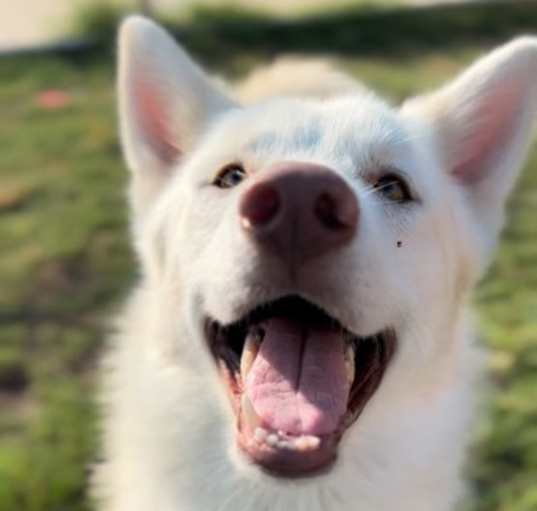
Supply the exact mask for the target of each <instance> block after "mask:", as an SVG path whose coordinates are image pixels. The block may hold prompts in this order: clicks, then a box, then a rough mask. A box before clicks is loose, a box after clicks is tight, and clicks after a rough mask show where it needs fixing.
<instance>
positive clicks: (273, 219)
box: [239, 162, 359, 264]
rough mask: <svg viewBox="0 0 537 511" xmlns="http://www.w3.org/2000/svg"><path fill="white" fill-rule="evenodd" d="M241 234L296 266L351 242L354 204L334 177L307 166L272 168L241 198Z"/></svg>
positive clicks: (355, 212) (355, 215)
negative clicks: (242, 231) (243, 232)
mask: <svg viewBox="0 0 537 511" xmlns="http://www.w3.org/2000/svg"><path fill="white" fill-rule="evenodd" d="M239 215H240V219H241V224H242V227H243V229H244V231H245V232H246V233H247V234H248V235H249V236H250V237H251V238H253V239H255V240H256V242H258V243H259V244H261V245H262V246H264V247H266V248H267V249H268V250H271V251H272V252H273V253H275V254H276V255H278V256H280V257H282V258H283V259H285V260H286V261H288V262H290V263H292V264H295V263H298V262H302V261H304V260H307V259H311V258H315V257H318V256H320V255H322V254H324V253H326V252H329V251H331V250H334V249H337V248H339V247H342V246H343V245H345V244H347V243H349V242H350V240H352V238H353V237H354V235H355V233H356V230H357V226H358V217H359V207H358V201H357V199H356V196H355V194H354V192H353V191H352V190H351V188H350V187H349V185H348V184H347V183H346V182H345V181H344V180H343V179H342V178H341V177H339V176H338V175H337V174H336V173H335V172H334V171H332V170H330V169H329V168H327V167H323V166H321V165H315V164H312V163H300V162H289V163H281V164H278V165H275V166H274V167H273V168H272V169H270V170H268V171H267V172H266V173H263V174H262V175H260V177H259V179H258V180H257V181H256V182H255V183H254V184H252V185H251V186H250V188H248V189H247V190H246V191H245V192H244V193H243V195H242V197H241V200H240V204H239Z"/></svg>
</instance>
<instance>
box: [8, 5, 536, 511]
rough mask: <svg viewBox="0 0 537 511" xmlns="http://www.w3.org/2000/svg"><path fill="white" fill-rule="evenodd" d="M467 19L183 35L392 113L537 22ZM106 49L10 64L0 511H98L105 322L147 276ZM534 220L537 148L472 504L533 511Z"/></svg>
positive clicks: (514, 228)
mask: <svg viewBox="0 0 537 511" xmlns="http://www.w3.org/2000/svg"><path fill="white" fill-rule="evenodd" d="M522 3H523V2H522ZM519 5H520V4H519ZM502 9H503V10H502ZM462 14H463V15H461V12H460V11H459V10H458V8H457V9H456V10H448V11H441V12H439V11H434V12H433V13H432V14H430V13H429V14H428V12H424V13H423V14H420V16H421V17H419V16H418V17H417V16H416V15H412V16H411V17H408V16H407V15H406V14H404V13H400V12H399V13H395V14H393V15H392V14H383V15H382V16H380V17H379V16H377V15H375V14H366V15H362V14H361V13H358V12H354V11H352V12H351V11H349V12H347V11H344V12H342V13H341V14H336V15H334V16H332V17H324V18H322V19H321V20H303V21H299V22H296V23H293V24H283V25H282V24H278V23H276V24H274V23H273V22H271V21H269V20H266V19H265V18H262V17H254V18H249V17H248V16H246V15H242V17H241V16H239V15H237V14H236V13H235V14H233V15H231V14H229V15H227V14H226V15H224V14H222V12H218V13H214V12H212V11H210V12H204V13H203V14H200V15H199V19H197V20H196V23H195V24H194V25H191V26H188V27H183V29H181V30H180V33H181V34H180V37H181V39H182V40H183V41H185V44H186V45H187V46H188V47H189V48H190V49H192V50H193V51H194V52H195V54H196V55H197V56H198V57H199V58H201V59H202V60H203V61H204V62H205V63H206V64H207V66H208V67H209V68H210V69H212V70H215V71H218V72H219V73H223V74H224V75H226V76H228V77H229V78H236V77H238V76H241V75H242V74H243V73H244V72H246V70H247V69H249V68H251V67H252V66H253V65H255V64H257V63H261V62H266V61H268V60H269V59H270V58H271V57H272V56H273V55H274V54H276V53H278V52H281V51H284V50H289V49H290V50H291V51H293V52H295V53H297V52H302V53H308V54H311V53H318V52H322V53H325V54H327V53H328V54H330V55H332V56H333V57H335V58H337V59H338V60H339V62H340V63H341V65H342V66H344V67H345V68H347V69H348V70H349V71H350V72H352V73H353V74H354V75H356V76H357V77H359V78H360V79H362V80H364V81H365V82H366V83H368V84H370V85H371V86H373V87H374V88H376V89H378V90H380V91H382V92H383V93H385V94H386V95H388V96H389V97H390V98H391V99H392V101H394V102H398V101H400V100H401V99H402V98H403V97H405V96H407V95H409V94H412V93H414V92H417V91H423V90H428V89H430V88H431V87H434V86H436V85H438V84H440V83H441V82H442V81H443V80H445V79H446V78H448V77H450V76H452V75H453V74H454V73H456V72H457V71H458V70H459V69H461V68H462V67H463V66H464V65H465V64H467V63H468V62H469V61H470V60H471V59H472V58H474V57H475V56H476V55H478V54H480V53H481V52H483V51H484V50H487V49H489V48H490V47H492V46H494V45H495V44H498V43H500V42H503V41H505V40H506V39H508V38H509V37H510V36H511V35H513V34H515V33H519V32H521V31H528V29H529V28H531V27H532V26H533V27H535V26H537V7H536V6H535V4H533V6H530V3H527V5H526V6H525V8H524V9H522V10H521V9H519V7H517V6H516V5H515V4H513V5H512V6H510V7H509V6H508V7H498V6H494V7H493V8H490V7H476V8H475V9H473V10H470V11H464V12H463V13H462ZM428 16H429V17H428ZM111 24H112V22H111ZM357 27H358V28H357ZM111 48H112V45H111V43H110V40H108V39H106V37H105V38H104V39H103V43H102V45H101V46H99V47H97V48H94V49H92V50H87V51H83V52H79V53H76V54H63V55H61V54H56V55H53V54H46V55H34V56H17V57H12V58H9V59H4V60H3V61H2V65H1V66H0V112H1V114H2V121H3V122H2V123H1V124H0V140H1V141H2V142H1V147H2V157H1V158H0V240H1V247H2V248H1V250H0V289H1V290H2V292H1V293H0V410H1V415H0V509H2V510H6V511H7V510H15V509H16V510H17V511H62V510H69V511H87V510H89V509H91V506H90V503H89V501H88V498H87V480H88V475H89V469H88V467H89V465H90V463H91V462H92V461H94V460H96V459H97V458H98V449H97V426H96V424H97V422H96V417H97V414H98V407H97V405H96V400H95V382H96V370H95V368H96V360H97V356H98V353H99V351H100V349H101V348H102V347H103V345H104V343H105V342H106V332H107V331H108V330H109V327H108V324H109V323H108V318H110V316H111V315H112V313H113V311H114V310H116V309H117V307H118V306H119V304H120V303H121V302H122V300H123V299H124V297H125V295H126V293H127V292H128V289H129V287H130V286H131V285H132V284H133V282H134V281H135V280H136V278H137V275H136V266H135V262H134V257H133V255H132V252H131V250H130V248H129V245H128V232H127V221H126V205H125V184H126V180H127V172H126V170H125V168H124V165H123V164H122V161H121V155H120V149H119V145H118V140H117V135H116V119H115V106H114V102H115V99H114V88H113V80H114V78H113V73H114V70H113V51H112V50H111ZM51 89H52V90H51ZM536 211H537V144H535V145H534V149H533V151H532V153H531V157H530V159H529V161H528V163H527V165H526V168H525V171H524V174H523V177H522V180H521V182H520V183H519V186H518V187H517V190H516V192H515V194H514V197H513V199H512V200H511V202H510V207H509V212H510V214H509V217H510V223H509V227H508V228H507V230H506V231H505V233H504V236H503V241H502V245H501V249H500V251H499V253H498V256H497V258H496V260H495V263H494V265H493V267H492V269H491V271H490V272H489V274H488V276H487V278H486V279H485V280H484V282H483V283H482V285H481V286H480V288H479V291H478V293H477V297H476V306H477V310H478V312H479V316H480V319H481V325H482V332H483V340H484V343H486V344H487V345H488V346H489V347H490V349H491V362H490V368H491V376H492V378H491V380H492V383H493V386H494V392H493V393H492V396H491V398H490V399H489V401H488V403H489V404H488V405H487V406H486V407H485V406H484V411H486V410H485V409H488V410H489V412H490V413H488V414H485V413H484V414H483V417H488V418H484V419H483V420H482V421H481V423H480V427H479V428H478V430H477V431H476V433H475V438H476V440H475V446H474V449H473V452H472V456H471V463H470V465H469V468H468V474H469V478H470V480H471V481H472V483H473V488H474V490H475V491H474V493H475V498H474V499H472V500H470V501H469V502H468V506H467V509H469V510H471V511H532V510H537V484H536V481H537V427H536V426H535V424H537V400H536V399H535V396H536V389H537V293H536V292H535V289H536V288H537V264H536V261H537V215H536Z"/></svg>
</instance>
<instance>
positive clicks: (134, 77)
mask: <svg viewBox="0 0 537 511" xmlns="http://www.w3.org/2000/svg"><path fill="white" fill-rule="evenodd" d="M118 67H119V69H118V94H119V116H120V125H121V137H122V143H123V149H124V153H125V156H126V159H127V163H128V165H129V167H130V169H131V170H132V172H133V180H132V189H131V192H132V196H131V198H132V202H133V206H134V209H135V211H136V213H141V212H143V211H144V210H145V209H146V208H147V207H148V206H149V205H150V204H151V203H152V202H153V200H154V198H155V196H156V195H157V194H158V192H159V191H160V190H161V188H162V187H163V186H164V185H165V183H166V181H167V179H168V178H169V177H170V175H171V174H172V172H173V171H174V169H176V168H177V167H178V166H179V165H180V162H181V159H182V158H183V157H184V156H185V154H186V153H188V151H189V150H190V148H191V147H192V145H193V144H194V143H195V141H196V139H197V137H198V136H199V135H200V133H201V132H202V131H203V129H204V128H205V127H206V126H207V124H208V123H209V122H210V121H211V120H212V119H214V117H215V116H216V115H218V114H219V113H221V112H223V111H225V110H226V109H228V108H230V107H232V106H233V104H232V102H231V101H230V100H229V99H227V98H226V97H225V96H224V95H223V94H221V93H220V92H219V91H218V90H217V89H216V88H215V87H214V86H213V84H212V83H211V82H210V80H209V79H208V77H207V76H206V75H205V74H204V73H203V71H202V70H201V69H200V68H199V67H198V66H196V65H195V64H194V63H193V62H192V61H191V60H190V58H189V57H188V56H187V55H186V53H185V52H184V51H183V50H182V49H181V48H180V47H179V46H178V45H177V44H176V43H175V41H174V40H173V39H172V37H171V36H170V35H168V34H167V33H166V32H165V31H164V30H163V29H162V28H160V27H159V26H158V25H157V24H155V23H153V22H152V21H150V20H148V19H146V18H143V17H141V16H131V17H129V18H127V19H126V20H125V21H124V22H123V23H122V25H121V28H120V30H119V62H118Z"/></svg>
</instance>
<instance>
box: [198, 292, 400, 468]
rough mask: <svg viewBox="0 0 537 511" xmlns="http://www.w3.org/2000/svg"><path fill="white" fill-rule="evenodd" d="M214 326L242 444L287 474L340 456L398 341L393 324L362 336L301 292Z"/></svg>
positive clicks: (211, 331) (214, 346)
mask: <svg viewBox="0 0 537 511" xmlns="http://www.w3.org/2000/svg"><path fill="white" fill-rule="evenodd" d="M206 327H207V338H208V342H209V347H210V350H211V352H212V353H213V355H214V357H215V360H216V362H217V364H218V367H219V369H220V373H221V375H222V378H223V381H224V384H225V385H226V387H227V390H228V393H229V396H230V399H231V404H232V407H233V410H234V412H235V416H236V418H237V440H238V444H239V447H240V448H241V449H242V450H243V451H244V452H245V453H246V454H247V455H248V456H249V457H250V458H251V459H252V460H253V461H254V462H256V463H258V464H259V465H261V466H262V467H263V468H265V469H266V470H268V471H270V472H272V473H275V474H279V475H285V476H301V475H308V474H311V473H312V472H315V471H318V470H319V469H321V468H325V467H327V466H328V465H330V463H331V462H332V461H333V460H334V459H335V458H336V455H337V446H338V444H339V440H340V439H341V437H342V435H343V433H344V432H345V430H346V429H347V428H348V427H349V426H350V425H351V424H353V423H354V421H356V419H357V418H358V416H359V415H360V413H361V411H362V410H363V409H364V407H365V405H366V404H367V402H368V401H369V399H370V398H371V396H372V395H373V394H374V392H375V390H376V389H377V388H378V386H379V384H380V383H381V380H382V377H383V375H384V372H385V370H386V367H387V366H388V364H389V362H390V360H391V358H392V356H393V353H394V351H395V345H396V335H395V332H394V331H393V329H390V328H387V329H385V330H384V331H382V332H379V333H378V334H376V335H373V336H370V337H359V336H357V335H355V334H353V333H352V332H350V331H349V330H348V329H347V328H345V326H344V325H342V324H341V323H340V322H339V321H337V320H336V319H335V318H333V317H331V316H329V315H328V314H327V313H326V312H325V311H324V310H323V309H321V308H320V307H318V306H317V305H314V304H312V303H311V302H308V301H306V300H304V299H302V298H300V297H298V296H286V297H284V298H280V299H278V300H276V301H274V302H270V303H266V304H263V305H260V306H258V307H256V308H255V309H254V310H253V311H251V312H250V313H248V314H247V315H246V316H245V317H243V318H241V319H240V320H239V321H236V322H234V323H232V324H230V325H221V324H219V323H218V322H216V321H214V320H211V319H207V322H206Z"/></svg>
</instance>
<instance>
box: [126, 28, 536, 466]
mask: <svg viewBox="0 0 537 511" xmlns="http://www.w3.org/2000/svg"><path fill="white" fill-rule="evenodd" d="M536 83H537V41H536V40H535V39H531V38H525V39H519V40H516V41H514V42H512V43H510V44H508V45H506V46H505V47H503V48H500V49H499V50H497V51H495V52H493V53H492V54H490V55H489V56H487V57H485V58H483V59H481V60H479V61H478V62H477V63H476V64H475V65H474V66H472V67H471V68H470V69H469V70H468V71H466V72H465V73H464V74H462V75H461V76H460V77H459V78H457V79H456V80H455V81H453V82H451V83H449V84H447V85H446V86H445V87H443V88H441V89H440V90H439V91H437V92H434V93H432V94H430V95H427V96H423V97H418V98H415V99H412V100H410V101H408V102H406V103H405V104H403V106H402V107H400V108H393V107H391V106H389V105H388V104H387V103H385V102H384V101H382V100H380V99H379V98H377V97H376V96H374V95H373V94H371V93H368V92H364V91H363V90H362V89H361V88H359V87H357V88H356V91H355V92H354V93H349V94H346V95H342V96H338V97H335V98H332V99H324V100H316V99H293V98H284V97H280V98H276V99H268V100H266V101H263V102H261V103H258V104H256V105H254V106H249V107H244V106H241V105H240V104H239V103H238V102H237V101H235V100H233V99H231V98H230V97H229V96H228V95H227V94H226V93H224V92H222V91H220V90H219V89H218V88H217V87H216V86H215V85H213V84H212V83H211V81H210V80H209V79H208V78H207V77H206V76H205V74H204V73H203V72H202V71H201V70H200V69H199V68H198V67H197V66H196V65H195V64H193V63H192V62H191V60H190V59H189V58H188V57H187V56H186V55H185V53H184V52H183V51H182V50H181V49H180V48H179V47H178V46H177V45H176V44H175V42H174V41H173V40H172V39H171V38H170V37H169V36H168V35H167V34H166V33H164V32H163V31H162V30H161V29H160V28H158V27H157V26H156V25H154V24H153V23H151V22H149V21H147V20H144V19H141V18H132V19H130V20H128V21H126V22H125V23H124V25H123V27H122V29H121V35H120V68H119V94H120V114H121V128H122V136H123V145H124V149H125V154H126V157H127V160H128V163H129V166H130V167H131V170H132V173H133V179H132V187H131V201H132V206H133V216H134V219H133V229H134V230H135V233H136V236H135V239H136V243H137V248H138V250H139V253H140V255H141V261H142V266H143V271H144V274H145V280H146V285H147V286H148V287H149V288H150V289H152V290H153V291H154V294H155V295H156V296H159V297H160V299H161V300H162V301H161V303H164V302H165V303H166V305H165V306H163V312H162V314H163V315H166V314H167V315H168V316H167V317H166V318H165V319H164V320H165V321H167V322H168V323H169V324H171V325H172V327H171V328H172V329H173V325H174V324H175V325H177V323H178V322H181V323H182V325H181V327H179V326H177V328H178V329H179V328H181V329H183V330H182V331H183V332H184V333H185V332H186V334H187V335H183V336H182V337H181V338H180V339H177V337H174V339H175V341H174V342H177V344H178V345H177V346H176V348H177V349H178V350H179V351H181V350H182V351H183V352H184V353H186V352H190V353H192V352H195V353H196V354H197V356H200V357H206V358H207V359H210V360H212V361H214V362H215V367H216V368H217V369H218V372H219V374H220V376H221V377H220V379H219V381H220V383H219V385H220V387H221V388H222V389H225V391H226V393H227V394H228V396H229V399H230V402H231V406H230V410H232V413H231V414H230V416H231V417H232V418H233V419H232V420H233V423H234V435H235V439H236V442H235V443H236V444H237V445H238V446H239V448H240V449H239V450H240V451H241V452H243V453H244V454H245V455H246V456H245V457H246V459H250V460H251V461H253V462H254V464H258V465H260V466H262V467H264V468H265V469H267V470H268V471H270V472H273V473H277V474H280V475H281V474H284V475H302V474H305V473H310V472H312V471H318V469H320V468H322V467H326V466H328V465H329V464H330V463H331V462H332V461H333V460H334V459H335V458H336V455H337V454H338V445H339V444H340V439H341V438H348V437H352V438H355V441H356V445H357V446H358V447H357V451H358V455H359V450H360V447H359V446H360V434H364V435H365V434H366V433H365V432H364V431H367V429H368V428H369V430H371V429H374V427H375V424H377V426H378V427H381V426H380V425H379V424H380V423H382V427H392V428H398V426H397V422H398V421H400V419H401V413H404V406H407V405H408V406H410V405H409V403H415V402H416V401H419V402H420V404H419V406H421V407H426V406H431V404H430V403H431V402H433V403H434V395H435V392H436V390H435V389H436V388H437V387H436V386H435V383H438V382H443V381H447V380H452V379H453V378H456V375H455V373H456V369H454V366H455V365H456V363H457V362H456V359H457V357H458V356H460V352H459V351H458V350H457V343H462V339H460V337H461V335H459V334H460V332H459V330H460V328H461V324H462V316H463V305H464V302H465V300H466V297H467V294H468V292H469V290H470V289H471V288H472V286H473V285H474V284H475V282H476V280H477V279H478V278H479V276H480V274H481V273H482V272H483V270H484V268H485V266H486V264H487V261H488V259H489V258H490V254H491V251H492V248H493V247H494V244H495V241H496V238H497V235H498V232H499V230H500V228H501V226H502V222H503V212H504V203H505V199H506V196H507V195H508V193H509V191H510V189H511V187H512V186H513V183H514V181H515V178H516V175H517V173H518V170H519V169H520V167H521V165H522V162H523V159H524V156H525V153H526V149H527V146H528V144H529V141H530V131H531V130H530V127H531V122H532V121H533V119H534V117H535V112H536V108H537V87H536V86H535V84H536ZM170 304H173V305H172V306H170ZM174 308H175V309H176V310H173V309H174ZM178 318H179V319H178ZM155 342H158V340H155ZM209 387H210V386H209ZM439 388H444V387H443V386H442V385H439ZM431 399H432V401H431ZM366 406H367V408H366ZM412 406H414V405H412ZM416 406H418V405H416ZM362 412H363V413H362ZM363 421H366V422H363ZM361 424H362V427H360V425H361ZM400 427H401V428H402V427H403V426H402V425H401V426H400ZM361 430H362V433H361ZM339 450H340V451H341V450H342V449H341V448H340V449H339Z"/></svg>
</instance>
